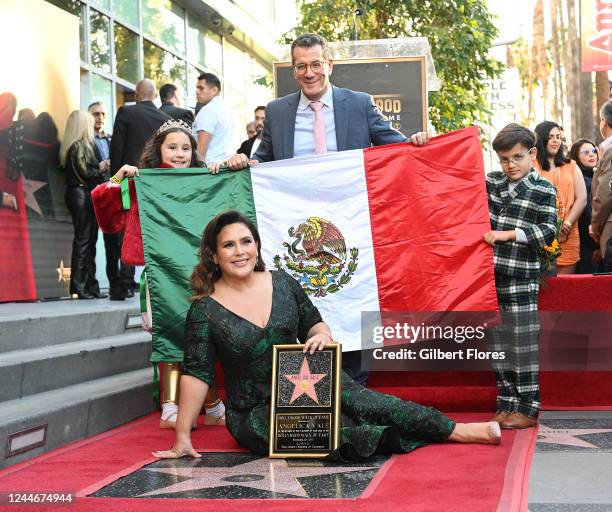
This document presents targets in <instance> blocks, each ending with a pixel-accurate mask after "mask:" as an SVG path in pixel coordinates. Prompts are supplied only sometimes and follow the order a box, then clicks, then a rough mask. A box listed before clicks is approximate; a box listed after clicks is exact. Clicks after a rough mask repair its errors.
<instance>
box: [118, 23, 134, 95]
mask: <svg viewBox="0 0 612 512" xmlns="http://www.w3.org/2000/svg"><path fill="white" fill-rule="evenodd" d="M114 73H115V74H116V75H117V76H119V78H123V79H124V80H127V81H128V82H132V83H136V82H138V35H136V34H135V33H134V32H132V31H131V30H128V29H127V28H125V27H124V26H123V25H119V24H118V23H115V62H114Z"/></svg>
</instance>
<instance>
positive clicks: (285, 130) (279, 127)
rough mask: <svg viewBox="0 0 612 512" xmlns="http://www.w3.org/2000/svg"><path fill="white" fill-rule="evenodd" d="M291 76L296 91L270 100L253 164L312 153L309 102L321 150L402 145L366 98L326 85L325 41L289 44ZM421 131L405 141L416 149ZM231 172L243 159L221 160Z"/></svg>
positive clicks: (312, 37) (312, 38) (310, 37)
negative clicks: (319, 124) (319, 121)
mask: <svg viewBox="0 0 612 512" xmlns="http://www.w3.org/2000/svg"><path fill="white" fill-rule="evenodd" d="M291 56H292V62H293V73H294V77H295V79H296V81H297V82H298V84H299V86H300V91H298V92H296V93H293V94H289V95H287V96H285V97H283V98H279V99H277V100H274V101H271V102H270V103H269V104H268V106H267V107H266V120H265V123H264V129H263V133H262V140H261V144H260V145H259V148H258V149H257V151H256V152H255V154H254V155H253V160H256V161H258V162H269V161H271V160H282V159H285V158H293V157H294V156H306V155H314V154H315V141H314V128H315V116H316V113H315V111H314V106H312V107H311V104H312V103H315V104H316V103H318V102H322V103H323V106H322V108H321V112H322V113H323V119H324V127H325V140H326V151H327V152H330V151H344V150H348V149H361V148H366V147H370V146H371V145H374V146H380V145H383V144H393V143H397V142H406V140H407V139H406V137H404V136H403V135H402V134H401V133H400V132H398V131H397V130H395V129H393V128H392V127H391V123H390V122H389V121H387V120H386V119H385V118H384V116H383V115H382V113H381V112H380V110H378V108H376V106H375V105H374V101H373V99H372V96H370V95H369V94H366V93H363V92H356V91H352V90H350V89H343V88H340V87H335V86H333V85H331V83H330V81H329V77H330V76H331V74H332V70H333V66H334V64H333V61H332V60H331V58H330V53H329V47H328V45H327V41H326V40H325V39H324V38H323V37H321V36H319V35H317V34H304V35H301V36H299V37H298V38H297V39H296V40H295V41H293V43H292V45H291ZM429 138H430V136H429V134H427V133H425V132H418V133H415V134H414V135H412V136H411V137H410V142H412V143H413V144H416V145H422V144H425V143H426V142H427V141H428V140H429ZM227 164H228V167H230V168H231V169H234V170H237V169H242V168H244V167H246V165H247V164H248V159H247V158H246V157H245V155H235V156H233V157H232V158H230V159H229V160H228V162H227Z"/></svg>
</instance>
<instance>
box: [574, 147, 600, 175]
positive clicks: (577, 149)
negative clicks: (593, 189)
mask: <svg viewBox="0 0 612 512" xmlns="http://www.w3.org/2000/svg"><path fill="white" fill-rule="evenodd" d="M583 144H591V146H593V147H594V148H595V149H597V145H596V144H595V143H594V142H593V141H592V140H589V139H580V140H577V141H576V142H574V143H573V144H572V147H571V149H570V151H569V157H570V158H571V159H572V160H573V161H574V162H576V165H577V166H578V167H579V168H580V170H581V171H582V174H583V175H587V176H590V177H593V167H586V166H585V165H584V164H583V163H582V162H581V161H580V148H581V147H582V145H583ZM597 161H598V162H599V152H598V154H597ZM595 165H597V163H595Z"/></svg>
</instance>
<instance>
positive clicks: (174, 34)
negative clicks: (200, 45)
mask: <svg viewBox="0 0 612 512" xmlns="http://www.w3.org/2000/svg"><path fill="white" fill-rule="evenodd" d="M142 29H143V31H144V32H145V33H146V34H147V35H149V36H151V37H152V38H153V39H155V40H157V41H160V42H162V43H164V44H165V45H166V46H168V47H169V48H170V49H172V50H174V51H176V52H178V53H180V54H184V53H185V12H184V11H183V8H182V7H179V6H178V5H176V4H175V3H173V2H170V1H169V0H142Z"/></svg>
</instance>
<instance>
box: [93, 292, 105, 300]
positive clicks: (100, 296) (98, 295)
mask: <svg viewBox="0 0 612 512" xmlns="http://www.w3.org/2000/svg"><path fill="white" fill-rule="evenodd" d="M92 295H93V296H94V298H96V299H106V298H107V297H108V295H107V294H106V293H102V292H94V293H92Z"/></svg>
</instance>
